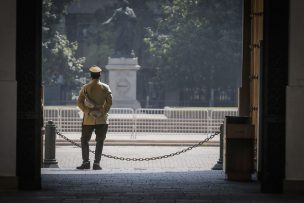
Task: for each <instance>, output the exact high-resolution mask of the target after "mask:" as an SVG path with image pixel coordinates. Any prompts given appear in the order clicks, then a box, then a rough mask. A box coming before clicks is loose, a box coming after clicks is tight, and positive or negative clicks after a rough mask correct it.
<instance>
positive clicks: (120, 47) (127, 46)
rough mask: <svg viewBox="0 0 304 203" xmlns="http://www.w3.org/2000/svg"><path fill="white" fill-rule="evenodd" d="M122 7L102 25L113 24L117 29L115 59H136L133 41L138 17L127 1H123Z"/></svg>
mask: <svg viewBox="0 0 304 203" xmlns="http://www.w3.org/2000/svg"><path fill="white" fill-rule="evenodd" d="M121 3H122V7H121V8H118V9H116V10H115V12H114V13H113V15H112V17H111V18H109V19H108V20H107V21H105V22H104V23H102V24H103V25H107V24H110V23H113V24H114V26H115V29H116V42H115V48H114V55H113V56H114V57H134V50H133V41H134V36H135V24H136V15H135V13H134V11H133V9H132V8H130V7H129V2H128V1H127V0H122V2H121Z"/></svg>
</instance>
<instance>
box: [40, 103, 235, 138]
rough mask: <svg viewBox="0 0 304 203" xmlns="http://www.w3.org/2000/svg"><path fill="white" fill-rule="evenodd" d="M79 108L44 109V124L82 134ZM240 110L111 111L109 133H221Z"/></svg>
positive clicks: (166, 109) (51, 107)
mask: <svg viewBox="0 0 304 203" xmlns="http://www.w3.org/2000/svg"><path fill="white" fill-rule="evenodd" d="M79 112H80V111H79V109H78V108H76V107H65V106H64V107H63V106H60V107H56V106H46V107H44V121H45V123H46V122H47V121H49V120H52V121H54V122H55V124H56V126H57V128H58V130H59V131H60V132H80V131H81V122H82V119H81V118H80V116H79ZM237 115H238V109H237V108H164V109H136V110H133V109H130V108H112V109H111V110H110V112H109V122H110V125H109V133H120V134H125V135H131V136H136V135H144V134H153V133H154V134H167V133H171V134H172V133H173V134H178V133H187V134H189V133H191V134H199V133H212V132H215V131H219V126H220V124H221V123H223V121H224V118H225V116H237Z"/></svg>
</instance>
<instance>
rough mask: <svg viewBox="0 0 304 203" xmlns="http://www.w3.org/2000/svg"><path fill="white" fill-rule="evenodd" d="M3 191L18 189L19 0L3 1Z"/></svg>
mask: <svg viewBox="0 0 304 203" xmlns="http://www.w3.org/2000/svg"><path fill="white" fill-rule="evenodd" d="M0 44H1V46H0V92H1V94H2V95H3V97H2V99H1V100H0V114H1V122H0V163H1V164H0V189H1V188H16V187H17V181H16V180H17V179H16V120H17V117H16V114H17V113H16V111H17V82H16V77H15V69H16V64H15V58H16V54H15V53H16V0H1V1H0Z"/></svg>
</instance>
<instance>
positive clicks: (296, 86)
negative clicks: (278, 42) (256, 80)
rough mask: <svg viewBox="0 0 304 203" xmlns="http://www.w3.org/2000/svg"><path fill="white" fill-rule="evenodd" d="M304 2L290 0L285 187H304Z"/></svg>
mask: <svg viewBox="0 0 304 203" xmlns="http://www.w3.org/2000/svg"><path fill="white" fill-rule="evenodd" d="M303 9H304V1H303V0H292V1H290V28H289V29H290V36H289V43H290V44H289V82H288V87H287V106H286V108H287V112H286V178H285V179H286V181H285V190H292V191H294V190H300V189H301V190H302V191H303V190H304V162H303V157H304V147H303V144H304V125H303V124H304V106H303V104H304V57H303V48H304V38H303V36H304V13H303Z"/></svg>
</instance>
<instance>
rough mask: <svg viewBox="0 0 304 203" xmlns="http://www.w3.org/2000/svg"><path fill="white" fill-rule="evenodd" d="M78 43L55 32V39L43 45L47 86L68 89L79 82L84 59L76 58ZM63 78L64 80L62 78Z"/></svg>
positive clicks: (44, 76) (43, 61)
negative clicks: (62, 86) (65, 87)
mask: <svg viewBox="0 0 304 203" xmlns="http://www.w3.org/2000/svg"><path fill="white" fill-rule="evenodd" d="M76 50H77V43H76V42H70V41H69V40H68V39H67V38H66V36H65V35H62V34H60V33H59V32H55V35H54V36H53V38H51V39H49V40H47V41H46V42H44V43H43V46H42V53H43V56H44V57H43V59H42V63H43V78H44V82H45V84H47V85H54V84H65V85H66V86H67V87H70V88H71V87H73V85H74V84H75V83H76V82H77V81H79V80H77V79H79V77H80V75H81V73H82V64H83V63H84V61H85V59H84V58H76V57H75V53H76ZM61 77H63V78H61Z"/></svg>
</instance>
